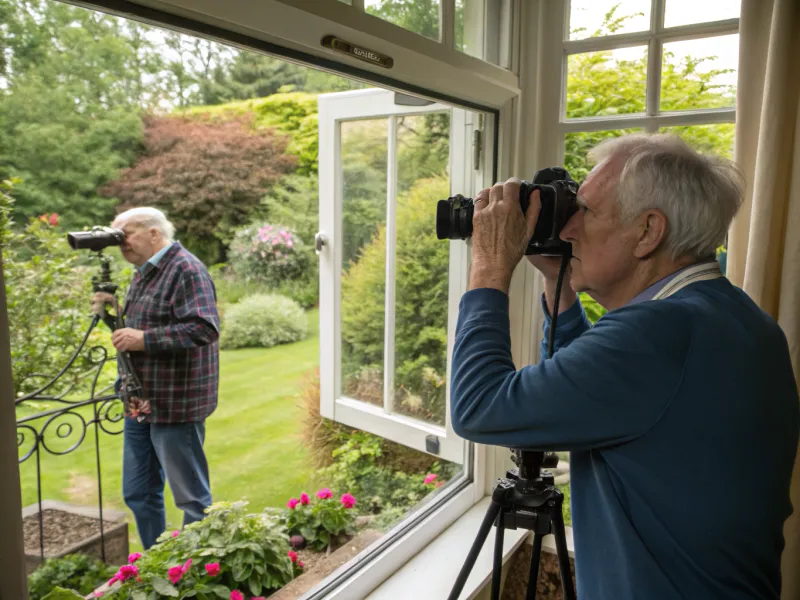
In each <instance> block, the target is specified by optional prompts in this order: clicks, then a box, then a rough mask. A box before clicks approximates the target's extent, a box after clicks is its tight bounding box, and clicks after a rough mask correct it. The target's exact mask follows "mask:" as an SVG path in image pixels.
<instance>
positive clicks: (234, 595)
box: [231, 590, 244, 600]
mask: <svg viewBox="0 0 800 600" xmlns="http://www.w3.org/2000/svg"><path fill="white" fill-rule="evenodd" d="M231 600H244V594H243V593H242V592H240V591H239V590H233V591H232V592H231Z"/></svg>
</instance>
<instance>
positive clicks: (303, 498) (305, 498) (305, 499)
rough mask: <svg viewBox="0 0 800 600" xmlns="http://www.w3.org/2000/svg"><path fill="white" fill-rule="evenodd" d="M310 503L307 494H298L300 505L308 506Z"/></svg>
mask: <svg viewBox="0 0 800 600" xmlns="http://www.w3.org/2000/svg"><path fill="white" fill-rule="evenodd" d="M310 502H311V498H309V497H308V494H306V493H305V492H303V493H302V494H300V504H302V505H303V506H305V505H306V504H308V503H310Z"/></svg>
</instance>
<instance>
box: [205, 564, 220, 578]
mask: <svg viewBox="0 0 800 600" xmlns="http://www.w3.org/2000/svg"><path fill="white" fill-rule="evenodd" d="M206 573H208V574H209V575H210V576H211V577H216V576H217V575H219V563H218V562H217V563H208V564H207V565H206Z"/></svg>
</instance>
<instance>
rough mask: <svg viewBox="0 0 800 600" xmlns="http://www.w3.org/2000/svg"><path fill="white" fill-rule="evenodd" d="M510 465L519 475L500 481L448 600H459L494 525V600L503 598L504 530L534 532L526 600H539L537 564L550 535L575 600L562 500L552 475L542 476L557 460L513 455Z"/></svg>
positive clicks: (567, 594) (567, 597) (567, 593)
mask: <svg viewBox="0 0 800 600" xmlns="http://www.w3.org/2000/svg"><path fill="white" fill-rule="evenodd" d="M512 459H513V460H514V463H515V464H516V465H517V467H518V469H511V470H509V471H508V472H507V473H506V477H505V478H503V479H499V480H498V481H497V485H496V486H495V487H494V490H493V491H492V502H491V504H490V505H489V508H488V509H487V511H486V516H484V518H483V522H482V523H481V526H480V528H479V529H478V535H477V537H476V538H475V541H474V542H473V544H472V547H471V548H470V550H469V553H468V554H467V558H466V560H465V561H464V566H462V567H461V571H460V572H459V573H458V577H457V578H456V582H455V584H454V585H453V589H452V590H451V591H450V596H448V600H458V596H459V595H460V594H461V590H462V589H463V588H464V584H465V583H466V582H467V577H469V574H470V571H472V567H473V566H474V565H475V561H476V560H477V558H478V554H480V551H481V548H482V547H483V544H484V542H485V541H486V538H487V536H488V535H489V529H491V527H492V525H495V527H497V529H496V532H495V541H494V561H493V564H492V600H499V598H500V576H501V574H502V567H503V564H502V561H503V533H504V531H505V530H506V529H520V528H521V529H528V530H530V531H533V534H534V535H533V552H532V553H531V565H530V572H529V576H528V590H527V592H526V594H525V598H526V600H533V599H534V598H535V597H536V582H537V580H538V577H539V558H540V556H541V552H542V538H543V537H544V536H545V535H547V534H550V533H552V534H553V535H554V536H555V540H556V551H557V555H558V568H559V571H560V573H561V587H562V589H563V591H564V600H575V590H574V589H573V587H572V575H571V573H570V567H569V555H568V553H567V537H566V533H565V532H564V516H563V514H562V512H561V510H562V506H563V502H564V494H562V493H561V491H560V490H559V489H558V488H557V487H555V485H554V481H553V475H552V473H550V472H549V471H540V468H541V467H542V466H545V467H555V466H557V465H558V457H557V456H556V455H555V454H551V453H548V454H546V455H545V454H544V453H542V452H535V451H533V450H514V451H513V456H512Z"/></svg>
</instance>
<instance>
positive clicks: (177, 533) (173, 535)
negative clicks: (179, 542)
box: [172, 529, 181, 537]
mask: <svg viewBox="0 0 800 600" xmlns="http://www.w3.org/2000/svg"><path fill="white" fill-rule="evenodd" d="M180 534H181V532H180V531H178V530H177V529H176V530H175V531H173V532H172V537H178V536H179V535H180Z"/></svg>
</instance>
